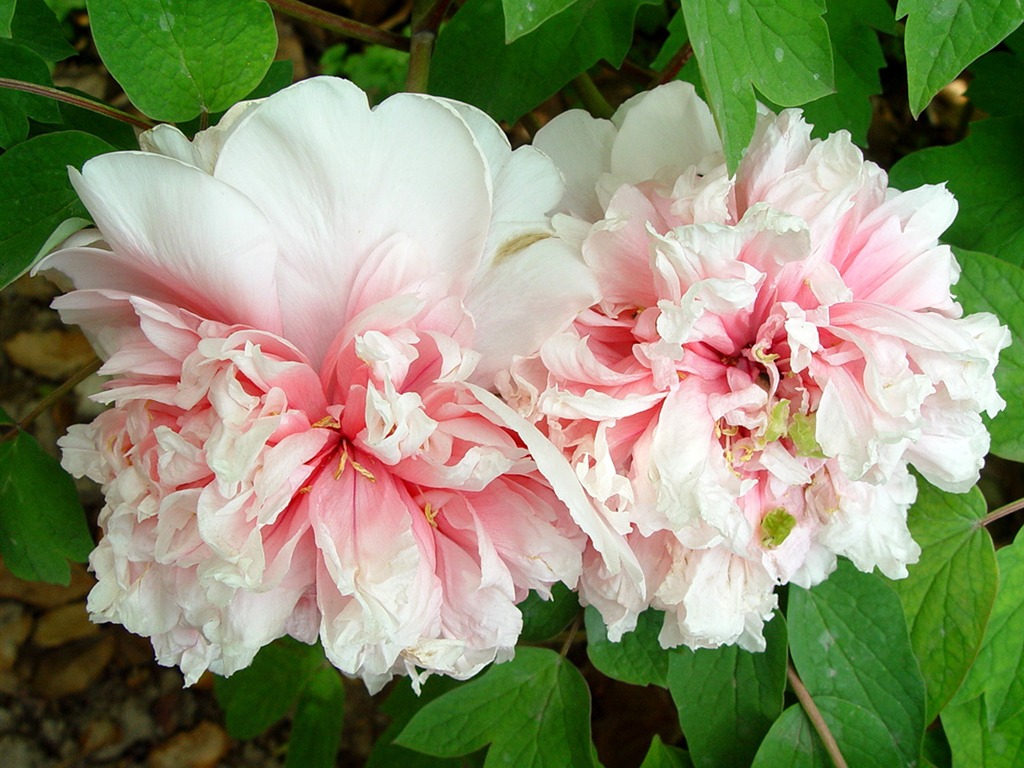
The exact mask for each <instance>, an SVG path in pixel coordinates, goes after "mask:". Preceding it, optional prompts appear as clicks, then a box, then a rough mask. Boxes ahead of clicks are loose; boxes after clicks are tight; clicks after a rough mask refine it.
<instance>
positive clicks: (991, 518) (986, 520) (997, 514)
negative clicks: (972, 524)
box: [980, 499, 1024, 526]
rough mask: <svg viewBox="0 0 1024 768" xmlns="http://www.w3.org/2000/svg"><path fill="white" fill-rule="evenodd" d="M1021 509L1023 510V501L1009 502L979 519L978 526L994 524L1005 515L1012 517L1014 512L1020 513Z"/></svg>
mask: <svg viewBox="0 0 1024 768" xmlns="http://www.w3.org/2000/svg"><path fill="white" fill-rule="evenodd" d="M1022 509H1024V499H1017V500H1016V501H1011V502H1010V503H1009V504H1004V505H1003V506H1001V507H999V508H998V509H994V510H992V511H991V512H989V513H988V514H987V515H985V516H984V517H983V518H981V523H980V525H982V526H985V525H989V524H990V523H994V522H995V521H996V520H999V519H1000V518H1003V517H1006V516H1007V515H1012V514H1013V513H1014V512H1020V511H1021V510H1022Z"/></svg>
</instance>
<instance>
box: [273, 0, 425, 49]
mask: <svg viewBox="0 0 1024 768" xmlns="http://www.w3.org/2000/svg"><path fill="white" fill-rule="evenodd" d="M267 2H268V3H269V4H270V6H271V7H272V8H276V9H277V10H279V11H280V12H281V13H283V14H284V15H285V16H291V17H292V18H293V19H298V20H299V21H308V22H309V23H310V24H315V25H316V26H318V27H323V28H324V29H329V30H330V31H332V32H337V33H338V34H340V35H344V36H345V37H352V38H355V39H356V40H362V41H363V42H364V43H373V44H375V45H383V46H384V47H385V48H394V49H395V50H396V51H408V50H409V46H410V41H409V38H408V37H406V36H405V35H397V34H395V33H394V32H388V31H387V30H384V29H377V27H372V26H370V25H369V24H363V23H362V22H359V21H355V20H354V19H346V18H345V17H344V16H338V15H337V14H334V13H331V12H329V11H325V10H322V9H320V8H314V7H313V6H312V5H306V3H303V2H301V1H300V0H267Z"/></svg>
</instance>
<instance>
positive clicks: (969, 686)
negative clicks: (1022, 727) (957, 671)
mask: <svg viewBox="0 0 1024 768" xmlns="http://www.w3.org/2000/svg"><path fill="white" fill-rule="evenodd" d="M996 559H997V560H998V561H999V592H998V594H997V595H996V601H995V605H994V606H993V608H992V618H991V619H990V620H989V623H988V629H987V630H986V631H985V639H984V641H983V642H982V644H981V650H980V651H979V653H978V658H977V659H976V660H975V662H974V666H972V667H971V670H970V672H968V674H967V679H966V680H964V684H963V686H962V687H961V688H960V690H959V691H957V694H956V697H955V698H954V700H953V701H954V703H962V702H965V701H968V700H970V699H974V698H977V697H979V696H984V697H985V710H986V714H987V721H986V724H987V725H988V727H989V728H993V727H995V726H997V725H999V724H1000V723H1002V722H1005V721H1009V720H1011V719H1012V718H1015V717H1017V716H1019V715H1020V714H1021V713H1022V712H1024V529H1022V530H1020V531H1018V532H1017V538H1016V540H1015V541H1014V542H1013V544H1011V545H1010V546H1007V547H1003V548H1002V549H1000V550H999V551H998V552H997V553H996ZM949 743H950V745H951V746H953V752H954V755H955V754H956V744H955V743H954V741H953V734H952V733H950V734H949Z"/></svg>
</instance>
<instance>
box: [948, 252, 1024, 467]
mask: <svg viewBox="0 0 1024 768" xmlns="http://www.w3.org/2000/svg"><path fill="white" fill-rule="evenodd" d="M956 254H957V258H958V260H959V261H960V267H961V269H962V271H961V273H960V281H959V282H958V283H957V284H956V288H955V289H954V290H955V292H956V296H957V298H958V299H959V301H960V303H961V304H962V305H963V307H964V311H965V312H993V313H995V315H996V316H997V317H998V318H999V319H1000V320H1001V321H1002V322H1003V323H1004V324H1005V325H1006V326H1007V327H1008V328H1009V329H1010V334H1011V335H1012V342H1011V344H1010V346H1009V347H1007V348H1006V349H1004V350H1003V351H1002V352H1001V353H1000V355H999V367H997V368H996V373H995V378H996V387H997V388H998V389H999V392H1000V394H1001V395H1002V396H1003V399H1004V400H1005V401H1006V408H1005V410H1003V411H1002V412H1001V413H999V414H998V415H997V416H996V417H995V418H994V419H991V420H987V424H988V428H989V433H990V434H991V436H992V446H991V450H992V453H994V454H996V455H997V456H1002V457H1003V458H1005V459H1011V460H1013V461H1024V398H1022V397H1021V396H1020V393H1021V392H1024V269H1021V268H1020V267H1016V266H1014V265H1013V264H1008V263H1007V262H1005V261H1001V260H1000V259H996V258H993V257H992V256H989V255H988V254H986V253H974V252H970V251H961V250H958V251H957V252H956ZM986 418H987V417H986Z"/></svg>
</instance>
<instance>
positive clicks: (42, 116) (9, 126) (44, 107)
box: [0, 39, 60, 200]
mask: <svg viewBox="0 0 1024 768" xmlns="http://www.w3.org/2000/svg"><path fill="white" fill-rule="evenodd" d="M0 77H7V78H11V79H13V80H22V81H25V82H28V83H36V84H38V85H48V86H51V87H52V86H53V80H51V79H50V69H49V67H47V65H46V62H45V61H43V60H42V59H41V58H40V57H39V54H37V53H36V52H35V51H32V50H29V49H28V48H26V47H25V46H23V45H18V44H17V43H14V42H11V41H10V40H2V39H0ZM29 118H31V119H33V120H38V121H39V122H42V123H59V122H60V110H59V109H57V102H55V101H53V100H52V99H47V98H45V97H43V96H36V95H35V94H33V93H25V92H23V91H14V90H10V89H8V88H0V147H2V148H4V149H9V148H11V147H13V146H14V145H15V144H17V143H18V142H21V141H24V140H25V139H26V138H27V137H28V128H29V123H28V121H29ZM6 199H8V200H9V199H10V198H6Z"/></svg>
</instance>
